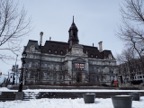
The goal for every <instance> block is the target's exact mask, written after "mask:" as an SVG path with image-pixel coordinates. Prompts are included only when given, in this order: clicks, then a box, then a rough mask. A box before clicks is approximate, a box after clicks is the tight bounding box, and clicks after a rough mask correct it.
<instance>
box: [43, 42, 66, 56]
mask: <svg viewBox="0 0 144 108" xmlns="http://www.w3.org/2000/svg"><path fill="white" fill-rule="evenodd" d="M68 47H69V45H68V43H66V42H58V41H46V42H45V45H44V46H43V47H42V53H48V54H55V55H65V54H66V53H67V51H68V49H69V48H68Z"/></svg>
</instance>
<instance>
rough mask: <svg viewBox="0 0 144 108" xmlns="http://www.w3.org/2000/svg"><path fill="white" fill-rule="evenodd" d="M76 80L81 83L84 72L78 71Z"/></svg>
mask: <svg viewBox="0 0 144 108" xmlns="http://www.w3.org/2000/svg"><path fill="white" fill-rule="evenodd" d="M76 82H77V83H81V82H82V73H81V72H78V73H77V75H76Z"/></svg>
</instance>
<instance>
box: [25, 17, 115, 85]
mask: <svg viewBox="0 0 144 108" xmlns="http://www.w3.org/2000/svg"><path fill="white" fill-rule="evenodd" d="M68 33H69V38H68V42H59V41H52V40H51V39H49V40H47V41H46V42H45V44H44V45H42V36H43V33H42V32H41V33H40V36H41V39H40V44H39V43H38V41H36V40H29V41H28V44H27V45H26V46H25V47H24V51H25V52H26V53H27V57H26V59H25V61H26V64H25V71H24V84H26V85H27V84H47V85H48V84H59V85H60V84H67V85H72V84H106V83H111V81H112V80H113V79H114V78H115V77H116V60H115V58H114V57H113V54H112V52H111V51H110V50H103V49H102V41H101V42H99V48H97V47H95V46H94V45H92V46H87V45H82V44H79V39H78V28H77V26H76V24H75V22H74V19H73V22H72V24H71V26H70V29H69V31H68Z"/></svg>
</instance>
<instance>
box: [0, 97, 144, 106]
mask: <svg viewBox="0 0 144 108" xmlns="http://www.w3.org/2000/svg"><path fill="white" fill-rule="evenodd" d="M0 108H113V105H112V100H111V98H107V99H102V98H95V103H92V104H85V103H84V100H83V98H77V99H47V98H43V99H32V100H30V101H20V100H18V101H6V102H0ZM132 108H144V97H141V100H140V101H133V102H132Z"/></svg>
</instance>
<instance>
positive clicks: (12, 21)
mask: <svg viewBox="0 0 144 108" xmlns="http://www.w3.org/2000/svg"><path fill="white" fill-rule="evenodd" d="M29 24H30V20H29V19H27V18H26V12H25V10H24V9H23V8H22V9H21V10H20V11H19V8H18V3H15V2H14V0H0V50H1V51H3V50H4V51H5V50H8V51H12V52H16V51H18V50H19V48H20V47H19V43H20V42H19V41H20V40H19V39H20V37H22V36H24V35H25V34H26V33H28V31H29V30H28V29H29ZM3 58H9V57H8V56H6V55H4V54H2V53H0V59H3Z"/></svg>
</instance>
